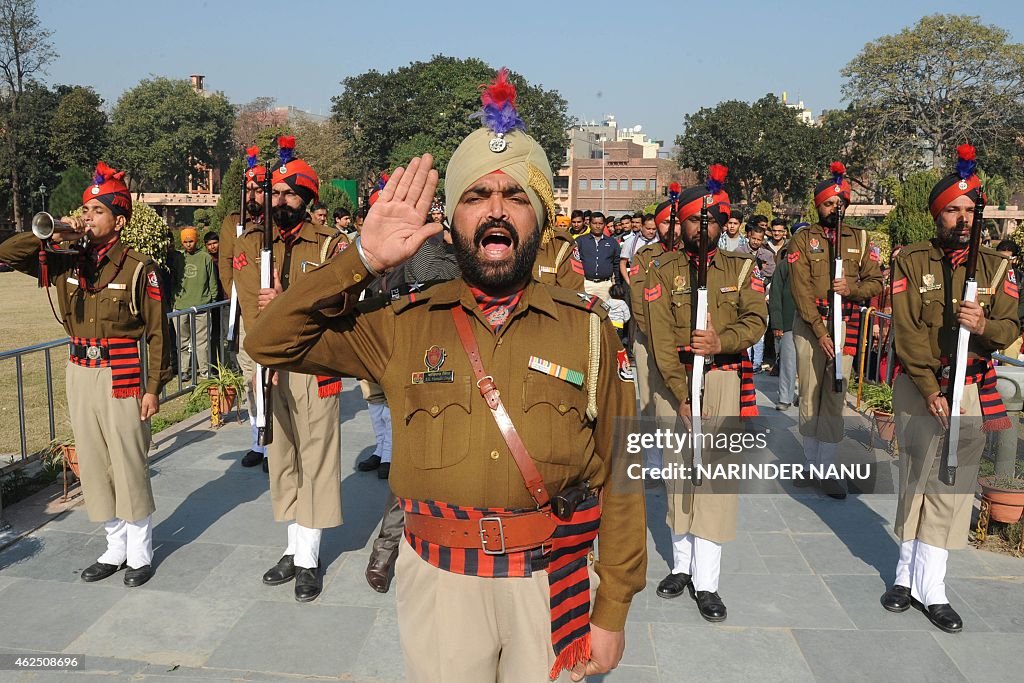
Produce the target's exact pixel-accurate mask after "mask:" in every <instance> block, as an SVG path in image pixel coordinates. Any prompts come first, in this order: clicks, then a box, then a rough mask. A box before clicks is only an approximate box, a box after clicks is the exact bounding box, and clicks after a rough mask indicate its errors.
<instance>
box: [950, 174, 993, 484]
mask: <svg viewBox="0 0 1024 683" xmlns="http://www.w3.org/2000/svg"><path fill="white" fill-rule="evenodd" d="M984 214H985V195H984V193H983V192H978V199H977V200H976V201H975V202H974V220H973V222H972V223H971V240H970V243H969V247H968V249H967V263H966V275H967V281H966V282H965V283H964V296H963V298H962V299H961V301H962V302H964V301H977V300H978V280H977V275H978V251H979V249H980V247H981V227H982V224H983V223H984ZM970 340H971V331H970V330H969V329H967V328H966V327H964V326H963V325H961V326H960V331H959V332H958V333H957V337H956V355H955V356H954V360H953V368H952V370H951V371H950V373H949V374H950V376H951V380H952V381H951V382H950V384H949V434H948V435H947V436H946V453H945V456H946V457H945V462H944V463H941V465H940V467H939V481H941V482H942V483H943V484H946V485H947V486H954V485H955V484H956V468H957V449H958V448H959V446H960V404H961V403H962V402H963V400H964V384H965V383H966V382H967V347H968V346H969V344H970Z"/></svg>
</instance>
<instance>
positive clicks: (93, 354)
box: [85, 346, 103, 360]
mask: <svg viewBox="0 0 1024 683" xmlns="http://www.w3.org/2000/svg"><path fill="white" fill-rule="evenodd" d="M102 355H103V354H102V352H101V351H100V347H98V346H89V347H86V349H85V357H86V358H88V359H89V360H99V359H100V358H101V357H102Z"/></svg>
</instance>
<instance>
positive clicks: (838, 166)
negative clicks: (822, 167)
mask: <svg viewBox="0 0 1024 683" xmlns="http://www.w3.org/2000/svg"><path fill="white" fill-rule="evenodd" d="M828 170H830V171H832V181H833V182H834V183H835V184H836V185H842V184H843V176H844V175H846V165H845V164H844V163H843V162H841V161H833V162H832V164H831V165H830V166H829V167H828Z"/></svg>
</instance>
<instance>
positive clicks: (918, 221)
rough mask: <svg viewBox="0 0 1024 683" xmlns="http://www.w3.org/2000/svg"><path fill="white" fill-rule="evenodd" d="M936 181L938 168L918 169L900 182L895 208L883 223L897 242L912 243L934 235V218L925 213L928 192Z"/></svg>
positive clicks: (926, 211)
mask: <svg viewBox="0 0 1024 683" xmlns="http://www.w3.org/2000/svg"><path fill="white" fill-rule="evenodd" d="M938 180H939V172H938V171H931V170H930V171H918V172H916V173H911V174H910V175H909V176H908V177H907V180H906V181H905V182H904V183H902V184H901V185H900V187H899V190H898V192H897V196H896V208H895V209H893V210H892V212H891V213H890V214H889V215H888V217H887V220H886V222H885V224H886V228H888V230H889V234H891V235H892V238H893V241H894V242H895V243H896V244H911V243H913V242H919V241H921V240H926V239H930V238H931V237H933V236H934V235H935V221H934V220H933V219H932V215H931V213H929V212H928V195H929V194H931V191H932V188H933V187H934V186H935V183H937V182H938Z"/></svg>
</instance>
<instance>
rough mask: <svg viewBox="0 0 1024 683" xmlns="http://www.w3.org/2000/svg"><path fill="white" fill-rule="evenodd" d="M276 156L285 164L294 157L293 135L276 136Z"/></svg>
mask: <svg viewBox="0 0 1024 683" xmlns="http://www.w3.org/2000/svg"><path fill="white" fill-rule="evenodd" d="M277 156H278V157H280V159H281V163H282V164H287V163H288V162H289V161H291V160H292V159H294V158H295V136H294V135H281V136H279V137H278V138H277Z"/></svg>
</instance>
